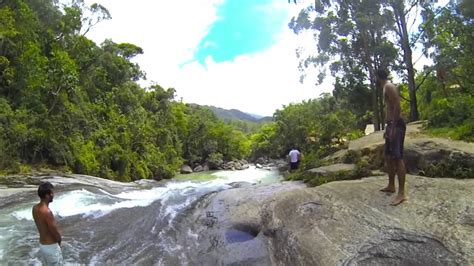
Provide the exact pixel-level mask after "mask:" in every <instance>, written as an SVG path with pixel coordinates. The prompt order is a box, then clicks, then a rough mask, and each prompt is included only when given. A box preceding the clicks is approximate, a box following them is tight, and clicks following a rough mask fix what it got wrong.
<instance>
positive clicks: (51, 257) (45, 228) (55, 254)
mask: <svg viewBox="0 0 474 266" xmlns="http://www.w3.org/2000/svg"><path fill="white" fill-rule="evenodd" d="M53 189H54V188H53V185H52V184H51V183H49V182H46V183H43V184H41V185H40V186H39V187H38V196H39V197H40V203H38V204H36V205H35V206H33V218H34V220H35V223H36V227H37V228H38V231H39V235H40V255H41V259H42V261H43V263H44V264H45V265H62V263H63V255H62V252H61V234H60V233H59V231H58V226H57V225H56V220H55V219H54V216H53V213H52V212H51V210H50V209H49V203H50V202H53V198H54V191H53Z"/></svg>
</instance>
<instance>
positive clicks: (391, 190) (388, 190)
mask: <svg viewBox="0 0 474 266" xmlns="http://www.w3.org/2000/svg"><path fill="white" fill-rule="evenodd" d="M380 191H382V192H390V193H394V192H395V188H394V187H386V188H382V189H381V190H380Z"/></svg>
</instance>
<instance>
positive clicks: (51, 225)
mask: <svg viewBox="0 0 474 266" xmlns="http://www.w3.org/2000/svg"><path fill="white" fill-rule="evenodd" d="M45 221H46V225H47V226H48V230H49V232H50V233H51V235H52V236H53V238H54V240H55V241H56V242H58V244H59V245H61V240H62V238H61V234H60V233H59V230H58V226H57V224H56V220H55V219H54V216H53V213H52V212H51V211H48V212H47V214H46V217H45Z"/></svg>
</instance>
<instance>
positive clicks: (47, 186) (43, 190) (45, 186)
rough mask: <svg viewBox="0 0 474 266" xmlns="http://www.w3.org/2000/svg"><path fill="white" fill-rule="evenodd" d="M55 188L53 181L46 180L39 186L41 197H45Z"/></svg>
mask: <svg viewBox="0 0 474 266" xmlns="http://www.w3.org/2000/svg"><path fill="white" fill-rule="evenodd" d="M53 189H54V187H53V185H52V184H51V183H49V182H44V183H42V184H41V185H39V187H38V196H39V197H40V198H41V199H44V196H46V195H47V194H50V193H51V192H53Z"/></svg>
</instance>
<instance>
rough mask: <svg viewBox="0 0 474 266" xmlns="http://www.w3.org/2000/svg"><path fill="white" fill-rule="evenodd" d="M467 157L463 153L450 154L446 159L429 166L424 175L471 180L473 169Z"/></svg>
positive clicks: (473, 174) (473, 175) (473, 173)
mask: <svg viewBox="0 0 474 266" xmlns="http://www.w3.org/2000/svg"><path fill="white" fill-rule="evenodd" d="M466 158H468V156H466V155H464V154H463V153H461V152H460V153H452V154H451V155H450V156H449V157H448V158H446V159H445V160H442V161H440V162H437V163H436V164H432V165H430V166H429V167H428V168H427V169H425V171H424V172H425V175H426V176H430V177H450V178H473V177H474V169H473V168H472V167H471V165H470V164H472V162H469V160H468V159H466Z"/></svg>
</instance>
